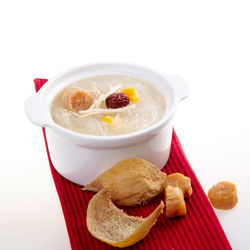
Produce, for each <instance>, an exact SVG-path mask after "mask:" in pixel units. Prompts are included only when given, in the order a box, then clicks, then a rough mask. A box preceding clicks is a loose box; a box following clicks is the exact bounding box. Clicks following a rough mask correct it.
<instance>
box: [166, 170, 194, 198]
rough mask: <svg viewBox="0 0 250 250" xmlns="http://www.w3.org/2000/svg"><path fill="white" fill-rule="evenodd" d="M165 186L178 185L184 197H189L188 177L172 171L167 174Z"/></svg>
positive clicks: (190, 191)
mask: <svg viewBox="0 0 250 250" xmlns="http://www.w3.org/2000/svg"><path fill="white" fill-rule="evenodd" d="M167 186H172V187H179V188H180V189H181V190H182V191H183V194H184V197H185V198H186V197H189V196H191V194H192V186H191V180H190V178H189V177H187V176H184V175H183V174H180V173H174V174H170V175H168V176H167V180H166V184H165V188H167Z"/></svg>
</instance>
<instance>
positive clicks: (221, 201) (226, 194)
mask: <svg viewBox="0 0 250 250" xmlns="http://www.w3.org/2000/svg"><path fill="white" fill-rule="evenodd" d="M208 198H209V200H210V202H211V203H212V205H213V206H214V207H215V208H218V209H223V210H226V209H231V208H233V207H234V206H235V205H236V203H237V202H238V197H237V190H236V186H235V185H234V184H233V183H231V182H228V181H222V182H219V183H217V184H216V185H213V186H212V187H211V188H210V189H209V191H208Z"/></svg>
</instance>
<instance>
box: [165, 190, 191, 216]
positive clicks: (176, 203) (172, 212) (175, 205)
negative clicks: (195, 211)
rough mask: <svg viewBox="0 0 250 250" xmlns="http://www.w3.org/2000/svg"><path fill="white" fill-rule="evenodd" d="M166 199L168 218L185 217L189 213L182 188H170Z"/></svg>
mask: <svg viewBox="0 0 250 250" xmlns="http://www.w3.org/2000/svg"><path fill="white" fill-rule="evenodd" d="M165 199H166V215H167V217H176V216H184V215H185V214H186V213H187V210H186V204H185V201H184V195H183V192H182V190H181V189H180V188H178V187H171V186H168V187H167V189H166V191H165Z"/></svg>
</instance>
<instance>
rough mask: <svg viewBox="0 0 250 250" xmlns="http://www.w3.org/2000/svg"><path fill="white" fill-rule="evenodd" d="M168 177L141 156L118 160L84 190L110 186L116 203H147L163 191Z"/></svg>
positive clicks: (129, 204)
mask: <svg viewBox="0 0 250 250" xmlns="http://www.w3.org/2000/svg"><path fill="white" fill-rule="evenodd" d="M166 177H167V176H166V174H165V173H163V172H162V171H161V170H159V169H158V168H157V167H156V166H155V165H153V164H152V163H150V162H148V161H145V160H144V159H141V158H130V159H127V160H123V161H120V162H118V163H117V164H116V165H114V166H113V167H112V168H110V169H109V170H107V171H106V172H104V173H103V174H101V175H100V176H98V177H97V178H96V179H95V180H94V181H93V182H92V183H90V184H88V185H86V186H85V187H84V188H83V190H90V191H93V192H98V191H99V190H101V189H102V188H104V187H108V188H109V189H110V190H111V197H112V200H113V201H114V202H115V203H117V204H119V205H124V206H136V205H140V204H144V203H146V202H147V201H148V200H149V199H151V198H153V197H154V196H156V195H157V194H159V193H160V192H162V191H163V190H164V185H165V182H166Z"/></svg>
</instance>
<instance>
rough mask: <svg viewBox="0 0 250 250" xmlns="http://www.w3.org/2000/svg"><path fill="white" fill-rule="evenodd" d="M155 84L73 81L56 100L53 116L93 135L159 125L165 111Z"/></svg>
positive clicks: (104, 78) (121, 79) (123, 79)
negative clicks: (157, 123)
mask: <svg viewBox="0 0 250 250" xmlns="http://www.w3.org/2000/svg"><path fill="white" fill-rule="evenodd" d="M165 108H166V107H165V101H164V97H163V96H162V94H161V93H160V92H159V90H157V89H156V88H155V87H154V86H153V85H152V84H150V83H148V82H146V81H144V80H141V79H138V78H135V77H131V76H126V75H99V76H93V77H89V78H85V79H82V80H80V81H77V82H73V83H72V84H71V85H69V86H67V88H65V89H63V90H62V91H61V92H60V93H59V94H58V95H57V96H56V97H55V99H54V100H53V102H52V105H51V114H52V118H53V120H54V121H55V122H56V123H57V124H58V125H60V126H62V127H64V128H67V129H70V130H72V131H75V132H78V133H82V134H89V135H101V136H110V135H121V134H128V133H132V132H136V131H138V130H142V129H144V128H147V127H149V126H151V125H153V124H154V123H156V122H158V121H159V120H160V119H161V117H162V116H163V113H164V111H165Z"/></svg>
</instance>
